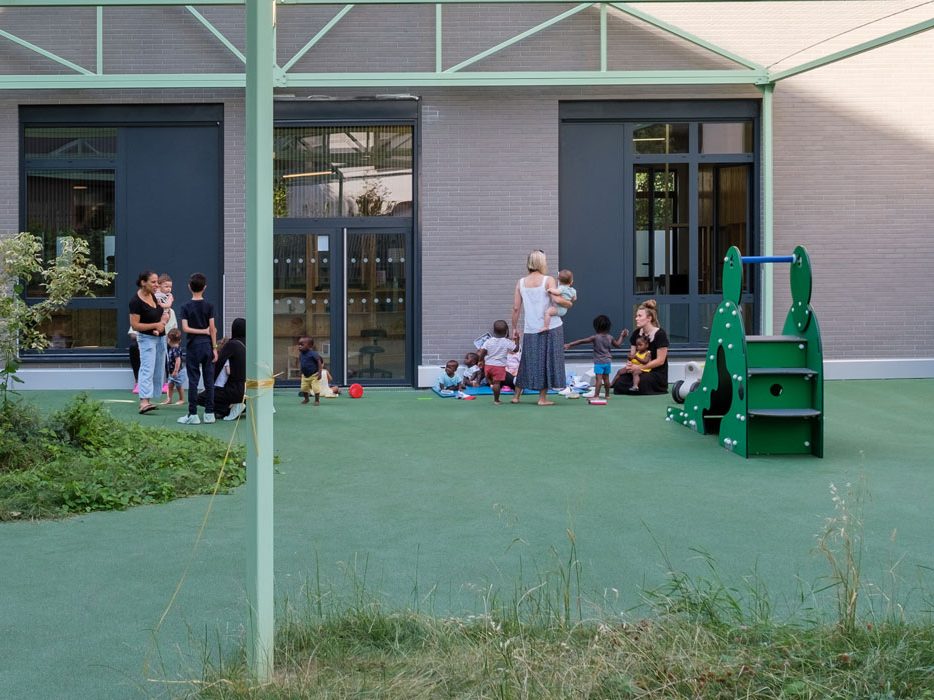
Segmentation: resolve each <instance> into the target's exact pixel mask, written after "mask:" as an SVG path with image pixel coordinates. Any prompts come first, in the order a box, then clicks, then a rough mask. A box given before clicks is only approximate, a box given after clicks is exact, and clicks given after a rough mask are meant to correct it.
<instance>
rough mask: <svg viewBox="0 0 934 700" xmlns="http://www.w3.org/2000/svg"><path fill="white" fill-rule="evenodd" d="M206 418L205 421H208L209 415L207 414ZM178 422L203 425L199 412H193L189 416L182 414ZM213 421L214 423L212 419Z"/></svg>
mask: <svg viewBox="0 0 934 700" xmlns="http://www.w3.org/2000/svg"><path fill="white" fill-rule="evenodd" d="M211 418H214V416H211ZM204 419H205V422H207V416H205V417H204ZM178 422H179V423H181V424H182V425H201V419H200V418H198V414H197V413H193V414H191V415H189V416H182V417H181V418H179V419H178ZM211 422H212V423H213V422H214V421H213V420H212V421H211Z"/></svg>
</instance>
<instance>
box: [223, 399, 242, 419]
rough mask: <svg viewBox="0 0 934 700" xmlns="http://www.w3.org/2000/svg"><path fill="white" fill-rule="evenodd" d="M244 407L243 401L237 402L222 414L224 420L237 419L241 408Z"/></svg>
mask: <svg viewBox="0 0 934 700" xmlns="http://www.w3.org/2000/svg"><path fill="white" fill-rule="evenodd" d="M245 408H246V404H245V403H237V404H234V405H233V406H231V407H230V413H228V414H227V415H226V416H224V420H237V418H239V417H240V414H241V413H243V409H245Z"/></svg>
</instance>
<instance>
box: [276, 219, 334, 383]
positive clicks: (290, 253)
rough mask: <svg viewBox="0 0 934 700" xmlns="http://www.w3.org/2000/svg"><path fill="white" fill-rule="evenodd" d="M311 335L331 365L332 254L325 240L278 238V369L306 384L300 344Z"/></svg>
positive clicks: (293, 236) (320, 237) (316, 237)
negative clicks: (302, 369)
mask: <svg viewBox="0 0 934 700" xmlns="http://www.w3.org/2000/svg"><path fill="white" fill-rule="evenodd" d="M303 335H308V336H310V337H311V338H313V339H314V341H315V349H316V350H317V351H318V353H320V354H321V356H322V357H323V358H324V362H325V364H326V365H328V366H329V367H330V365H331V253H330V239H329V238H328V236H325V235H305V234H276V235H275V236H273V366H274V367H275V371H276V372H282V373H283V374H284V376H285V377H286V379H292V380H297V379H300V378H301V368H300V366H299V362H298V339H299V338H300V337H301V336H303Z"/></svg>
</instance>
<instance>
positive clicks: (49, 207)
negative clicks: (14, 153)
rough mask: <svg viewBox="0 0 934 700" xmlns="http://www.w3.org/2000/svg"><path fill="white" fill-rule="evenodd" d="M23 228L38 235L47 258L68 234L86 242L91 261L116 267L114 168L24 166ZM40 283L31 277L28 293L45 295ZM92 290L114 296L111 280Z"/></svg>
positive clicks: (105, 267) (111, 268) (110, 268)
mask: <svg viewBox="0 0 934 700" xmlns="http://www.w3.org/2000/svg"><path fill="white" fill-rule="evenodd" d="M26 230H27V231H29V232H30V233H31V234H33V235H34V236H37V237H39V238H40V239H41V240H42V252H43V258H44V259H45V260H46V261H52V260H55V258H56V257H57V256H58V255H59V253H60V252H61V239H62V238H63V237H66V236H71V237H74V238H81V239H83V240H85V241H87V243H88V246H89V248H90V257H91V262H92V263H93V264H94V265H96V266H97V267H99V268H100V269H102V270H105V271H107V272H115V271H116V259H117V257H116V256H117V250H116V240H117V239H116V235H115V233H114V171H113V170H43V169H34V168H30V169H29V170H27V173H26ZM40 282H41V280H40V279H38V278H36V279H33V280H31V281H30V283H29V284H28V285H27V290H26V294H27V296H31V297H42V296H45V294H46V292H45V289H44V287H42V286H41V284H40ZM95 295H96V296H106V297H111V296H113V295H114V282H113V281H111V282H109V283H108V284H107V285H106V286H104V287H99V288H97V289H96V290H95Z"/></svg>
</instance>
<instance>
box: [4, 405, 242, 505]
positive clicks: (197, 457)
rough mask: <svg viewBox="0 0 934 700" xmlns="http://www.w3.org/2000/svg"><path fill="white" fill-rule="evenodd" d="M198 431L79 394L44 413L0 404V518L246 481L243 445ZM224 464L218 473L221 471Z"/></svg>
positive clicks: (156, 499)
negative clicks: (127, 419)
mask: <svg viewBox="0 0 934 700" xmlns="http://www.w3.org/2000/svg"><path fill="white" fill-rule="evenodd" d="M226 454H227V445H226V443H224V442H221V441H220V440H217V439H216V438H213V437H211V436H209V435H203V434H192V433H183V432H178V431H173V430H168V429H164V428H147V427H143V426H141V425H139V424H137V423H121V422H120V421H118V420H116V419H115V418H114V417H113V416H111V415H110V413H109V411H107V409H106V408H105V407H104V405H103V404H101V403H100V402H97V401H92V400H90V399H89V398H88V397H87V396H86V395H80V396H77V397H76V398H75V399H74V400H73V401H72V402H71V403H69V404H68V406H66V407H65V408H64V409H62V410H61V411H57V412H56V413H54V414H52V415H51V416H49V417H48V418H47V419H43V418H42V416H41V415H40V414H39V413H38V411H36V410H35V408H33V407H32V406H31V405H30V404H29V403H27V402H25V401H17V402H11V403H9V404H7V405H6V406H4V407H0V520H12V519H20V518H50V517H60V516H63V515H68V514H71V513H89V512H92V511H98V510H122V509H124V508H128V507H130V506H135V505H141V504H147V503H164V502H166V501H170V500H173V499H175V498H182V497H185V496H193V495H197V494H205V493H211V492H212V491H213V490H214V488H215V484H217V482H218V479H219V477H220V483H219V485H218V486H219V488H220V490H221V491H226V490H227V489H230V488H233V487H235V486H238V485H240V484H242V483H243V481H244V478H245V472H244V468H243V459H244V454H243V448H242V447H241V446H240V445H239V444H238V445H235V446H234V447H233V448H232V449H231V451H230V455H229V456H228V459H227V463H226V465H224V458H225V455H226ZM222 465H223V466H224V472H223V475H221V474H220V471H221V467H222Z"/></svg>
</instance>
